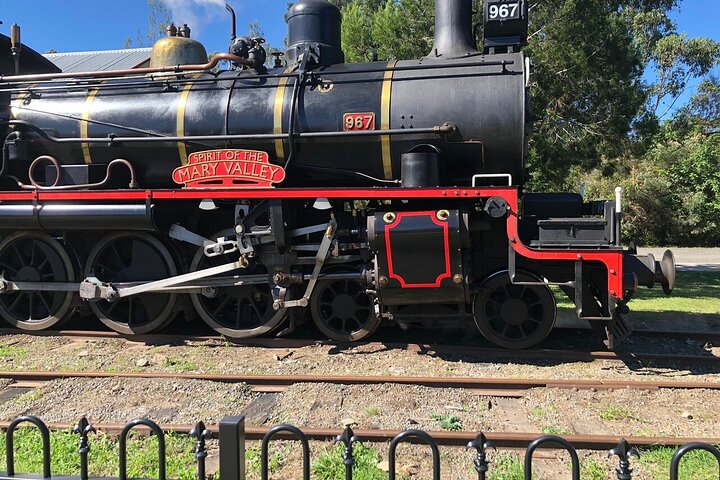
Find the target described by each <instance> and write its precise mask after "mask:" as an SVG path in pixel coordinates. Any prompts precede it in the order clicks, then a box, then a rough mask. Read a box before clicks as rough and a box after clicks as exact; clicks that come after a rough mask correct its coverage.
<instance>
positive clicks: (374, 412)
mask: <svg viewBox="0 0 720 480" xmlns="http://www.w3.org/2000/svg"><path fill="white" fill-rule="evenodd" d="M380 412H381V410H380V407H377V406H374V405H373V406H370V407H367V408H366V409H365V414H366V415H367V416H368V417H377V416H378V415H380Z"/></svg>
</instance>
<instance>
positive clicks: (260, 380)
mask: <svg viewBox="0 0 720 480" xmlns="http://www.w3.org/2000/svg"><path fill="white" fill-rule="evenodd" d="M0 378H7V379H11V380H12V381H13V382H15V385H18V386H37V385H40V384H42V383H43V382H48V381H51V380H58V379H68V378H75V379H79V378H122V379H148V378H150V379H182V380H204V381H210V382H221V383H245V384H247V385H249V386H251V387H253V388H254V389H255V390H256V391H259V392H273V391H282V390H283V389H285V388H287V387H289V386H291V385H296V384H302V383H330V384H338V385H382V384H387V383H394V384H401V385H421V386H426V387H432V388H457V389H467V390H472V391H475V392H477V393H478V394H483V395H488V396H522V392H524V391H526V390H529V389H531V388H564V389H577V390H593V391H597V390H618V389H635V390H646V391H652V390H660V389H682V390H697V389H707V390H720V382H680V381H677V382H675V381H667V380H662V381H626V380H566V379H526V378H472V377H405V376H362V375H361V376H355V375H243V374H203V373H169V372H142V373H138V372H58V371H0Z"/></svg>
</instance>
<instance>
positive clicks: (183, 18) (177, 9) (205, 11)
mask: <svg viewBox="0 0 720 480" xmlns="http://www.w3.org/2000/svg"><path fill="white" fill-rule="evenodd" d="M165 4H166V5H167V6H168V8H169V9H170V12H171V13H172V20H173V21H174V22H175V24H176V25H182V24H183V23H187V24H188V26H189V27H190V28H191V30H192V31H193V33H194V35H193V36H197V35H199V34H200V32H201V31H202V30H203V29H204V28H205V27H206V26H208V25H209V24H210V23H212V22H213V21H215V20H217V19H218V18H219V17H222V16H223V15H227V13H226V11H225V0H165Z"/></svg>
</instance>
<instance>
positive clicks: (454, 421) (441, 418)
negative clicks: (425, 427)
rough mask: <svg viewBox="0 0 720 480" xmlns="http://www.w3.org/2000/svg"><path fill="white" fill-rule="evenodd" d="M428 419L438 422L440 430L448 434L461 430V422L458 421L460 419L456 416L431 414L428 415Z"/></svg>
mask: <svg viewBox="0 0 720 480" xmlns="http://www.w3.org/2000/svg"><path fill="white" fill-rule="evenodd" d="M430 418H432V419H433V420H435V421H436V422H438V424H439V425H440V428H442V429H443V430H448V431H450V432H458V431H460V430H462V421H461V420H460V417H458V416H456V415H449V414H448V415H440V414H438V413H433V414H432V415H430Z"/></svg>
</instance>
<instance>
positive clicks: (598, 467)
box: [580, 458, 608, 480]
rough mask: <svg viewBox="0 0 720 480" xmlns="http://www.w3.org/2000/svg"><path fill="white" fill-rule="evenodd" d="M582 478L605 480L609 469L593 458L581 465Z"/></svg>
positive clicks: (585, 479) (586, 479)
mask: <svg viewBox="0 0 720 480" xmlns="http://www.w3.org/2000/svg"><path fill="white" fill-rule="evenodd" d="M580 477H581V478H583V479H584V480H605V479H606V478H608V469H607V467H606V466H605V465H603V464H601V463H600V462H598V461H597V460H593V459H591V458H589V459H587V460H585V461H584V462H582V463H581V464H580Z"/></svg>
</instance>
